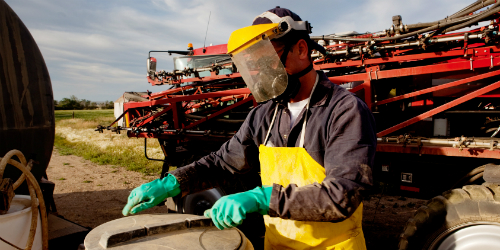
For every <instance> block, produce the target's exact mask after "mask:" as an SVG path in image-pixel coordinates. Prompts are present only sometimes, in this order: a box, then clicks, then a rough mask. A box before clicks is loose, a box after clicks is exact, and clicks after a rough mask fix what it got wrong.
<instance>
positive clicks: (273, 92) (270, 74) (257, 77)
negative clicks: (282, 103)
mask: <svg viewBox="0 0 500 250" xmlns="http://www.w3.org/2000/svg"><path fill="white" fill-rule="evenodd" d="M233 62H234V64H235V65H236V67H237V68H238V70H239V72H240V74H241V76H242V77H243V80H244V81H245V83H246V84H247V86H248V88H249V89H250V91H251V92H252V94H253V96H254V98H255V101H257V102H264V101H267V100H271V99H274V98H276V97H277V96H279V95H280V94H282V93H283V92H284V91H285V89H286V86H287V84H288V76H287V73H286V70H285V67H284V66H283V64H282V63H281V61H280V58H279V57H278V55H277V54H276V51H275V50H274V47H273V45H272V44H271V42H270V41H269V39H262V40H259V41H258V42H256V43H255V44H253V45H252V46H249V47H247V48H246V49H244V50H241V51H240V52H239V53H236V54H233Z"/></svg>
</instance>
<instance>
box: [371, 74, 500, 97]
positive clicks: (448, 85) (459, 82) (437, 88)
mask: <svg viewBox="0 0 500 250" xmlns="http://www.w3.org/2000/svg"><path fill="white" fill-rule="evenodd" d="M496 75H500V70H497V71H493V72H488V73H485V74H481V75H477V76H473V77H469V78H466V79H462V80H458V81H454V82H450V83H446V84H442V85H439V86H436V87H431V88H426V89H423V90H419V91H415V92H412V93H408V94H404V95H400V96H396V97H393V98H389V99H385V100H382V101H379V102H377V103H376V104H375V105H382V104H386V103H390V102H394V101H399V100H402V99H406V98H410V97H415V96H419V95H423V94H427V93H431V92H434V91H438V90H441V89H446V88H450V87H455V86H458V85H462V84H465V83H469V82H472V81H477V80H481V79H484V78H488V77H492V76H496Z"/></svg>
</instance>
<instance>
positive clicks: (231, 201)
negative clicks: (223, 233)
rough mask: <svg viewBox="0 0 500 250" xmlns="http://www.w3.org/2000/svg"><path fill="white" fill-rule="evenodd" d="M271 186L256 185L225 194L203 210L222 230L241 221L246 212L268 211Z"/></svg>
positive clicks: (262, 212)
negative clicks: (253, 187) (241, 190)
mask: <svg viewBox="0 0 500 250" xmlns="http://www.w3.org/2000/svg"><path fill="white" fill-rule="evenodd" d="M272 191H273V187H271V186H265V187H256V188H255V189H252V190H250V191H246V192H242V193H237V194H232V195H227V196H224V197H222V198H220V199H219V200H218V201H217V202H216V203H215V204H214V206H213V207H212V208H211V209H208V210H206V211H205V213H204V215H205V217H207V218H212V221H213V222H214V225H215V226H216V227H217V228H218V229H220V230H223V229H225V228H232V227H235V226H238V225H241V223H243V220H244V219H245V218H246V214H247V213H255V212H259V213H260V214H263V215H266V214H267V213H268V212H269V202H270V201H271V193H272Z"/></svg>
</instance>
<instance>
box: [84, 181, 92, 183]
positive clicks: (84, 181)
mask: <svg viewBox="0 0 500 250" xmlns="http://www.w3.org/2000/svg"><path fill="white" fill-rule="evenodd" d="M83 183H92V181H88V180H84V181H83Z"/></svg>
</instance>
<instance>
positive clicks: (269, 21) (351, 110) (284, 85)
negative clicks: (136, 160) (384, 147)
mask: <svg viewBox="0 0 500 250" xmlns="http://www.w3.org/2000/svg"><path fill="white" fill-rule="evenodd" d="M310 33H311V26H310V25H309V23H308V22H306V21H302V20H301V18H300V17H299V16H298V15H296V14H295V13H293V12H291V11H290V10H288V9H285V8H280V7H276V8H274V9H271V10H269V11H266V12H264V13H263V14H261V15H259V16H257V17H256V18H255V19H254V21H253V25H252V26H249V27H246V28H242V29H239V30H236V31H234V32H233V33H232V34H231V36H230V38H229V42H228V45H227V46H228V53H229V54H230V55H231V57H232V60H233V62H234V63H235V64H236V66H237V68H238V70H239V72H240V73H241V75H242V77H243V79H244V81H245V83H246V84H247V86H248V88H249V89H250V91H251V92H252V94H253V97H254V98H255V100H256V101H257V102H259V103H260V104H259V105H258V106H257V107H255V108H254V109H252V110H251V112H250V113H249V114H248V116H247V118H246V120H245V122H244V123H243V124H242V126H241V127H240V129H239V131H238V132H237V133H236V134H235V135H234V136H233V137H232V138H231V139H230V140H229V141H227V142H226V143H224V145H222V147H221V148H220V149H219V150H218V151H217V152H213V153H211V154H210V155H208V156H205V157H203V158H202V159H201V160H199V161H196V162H194V163H192V164H189V165H187V166H185V167H181V168H178V169H176V170H174V171H172V172H170V173H169V174H168V176H166V177H164V178H162V179H157V180H154V181H152V182H150V183H146V184H143V185H142V186H139V187H138V188H136V189H134V190H133V191H132V192H131V194H130V196H129V199H128V203H127V205H126V206H125V208H124V209H123V214H124V215H127V214H129V213H131V214H135V213H137V212H139V211H142V210H144V209H146V208H150V207H152V206H155V205H157V204H158V203H160V202H162V201H163V200H164V199H166V198H167V197H174V196H177V195H182V196H185V195H188V194H191V193H195V192H199V191H202V190H206V189H209V188H214V187H217V186H219V185H221V183H224V181H225V180H226V179H228V178H230V176H231V175H235V174H241V173H246V172H248V171H249V170H250V169H252V168H258V169H260V176H261V181H262V186H258V187H256V188H254V189H252V190H249V191H246V192H242V193H236V194H231V195H227V196H223V197H222V198H221V199H219V200H218V201H217V202H216V203H215V204H214V205H213V207H212V208H211V209H209V210H207V211H205V216H207V217H209V218H212V221H213V223H214V224H215V226H216V227H218V228H219V229H225V228H231V227H235V226H238V225H240V224H241V223H242V222H243V221H244V220H245V218H246V217H247V214H249V213H260V214H263V215H264V221H265V225H266V233H265V242H264V248H265V249H366V246H365V240H364V236H363V231H362V229H361V219H362V210H363V204H362V199H363V193H364V191H365V190H367V189H369V188H370V187H371V186H372V166H373V161H374V154H375V148H376V136H375V131H374V130H375V122H374V119H373V115H372V114H371V112H370V110H369V109H368V108H367V106H366V104H365V103H364V102H363V101H362V100H360V99H358V98H357V97H356V96H355V95H354V94H351V93H350V92H348V91H347V90H345V89H344V88H342V87H339V86H337V85H335V84H333V83H332V82H330V81H329V80H328V78H327V76H326V75H325V74H324V73H323V72H322V71H315V70H314V69H313V61H312V59H311V51H312V50H313V49H314V50H318V51H322V52H323V53H324V48H323V47H321V46H320V45H318V44H317V43H315V42H314V41H313V40H311V39H310V37H309V34H310ZM262 72H265V73H262ZM270 74H274V75H270ZM271 79H272V80H271ZM141 202H143V203H141Z"/></svg>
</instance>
